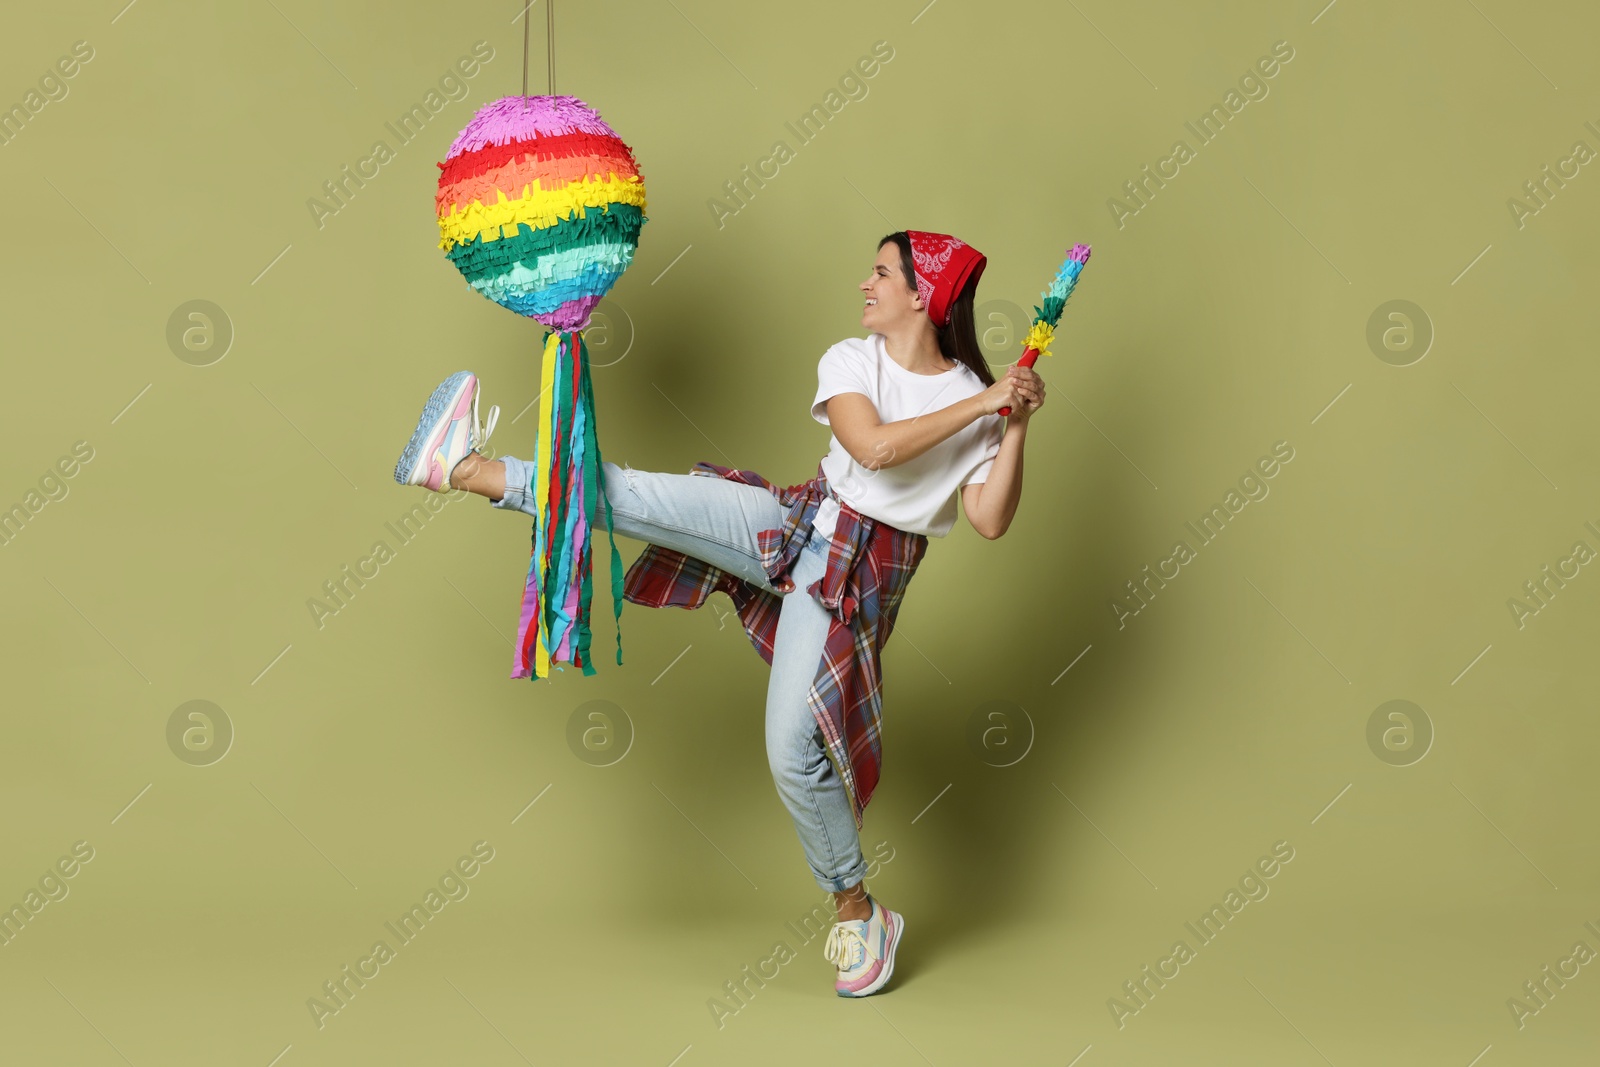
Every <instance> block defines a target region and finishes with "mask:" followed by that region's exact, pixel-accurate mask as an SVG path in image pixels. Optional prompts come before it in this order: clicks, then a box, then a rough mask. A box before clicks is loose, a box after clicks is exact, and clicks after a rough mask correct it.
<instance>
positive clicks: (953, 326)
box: [395, 230, 1045, 997]
mask: <svg viewBox="0 0 1600 1067" xmlns="http://www.w3.org/2000/svg"><path fill="white" fill-rule="evenodd" d="M986 262H987V260H986V259H985V257H984V256H983V255H982V254H981V253H979V252H978V251H977V250H976V249H974V248H972V247H971V246H970V245H967V244H965V243H964V242H962V241H959V240H957V239H956V238H954V237H951V236H950V235H948V234H939V233H927V232H923V231H920V230H907V231H900V232H896V233H892V234H889V235H888V236H887V237H885V238H883V240H881V241H880V242H878V255H877V259H876V261H875V262H874V263H873V265H872V271H871V273H870V274H869V275H868V276H867V278H866V280H865V281H863V282H862V283H861V285H860V289H861V291H862V293H863V294H864V297H865V305H864V307H863V310H862V314H861V325H862V326H864V327H866V328H867V329H868V330H869V331H871V332H870V333H869V335H868V336H867V337H865V338H854V337H852V338H847V339H845V340H843V341H841V342H839V343H838V344H836V345H834V346H833V347H831V348H829V349H828V350H827V351H826V352H825V353H823V356H822V359H821V361H820V362H819V363H818V368H817V377H818V389H817V393H816V397H815V399H814V400H813V403H812V408H811V414H812V417H813V418H815V419H816V420H817V421H818V422H820V423H822V424H824V425H826V426H830V427H831V428H832V430H833V438H832V441H831V442H830V450H829V452H828V454H827V456H825V457H824V458H823V459H822V461H821V463H820V464H819V465H818V471H817V475H816V476H815V477H814V478H812V479H810V480H809V481H807V482H803V483H801V484H799V485H796V486H789V487H778V486H776V485H774V484H773V483H771V482H768V481H767V480H766V479H764V478H762V477H761V476H760V475H758V474H756V473H755V472H753V471H739V470H734V469H732V468H728V467H721V466H718V465H716V464H712V463H700V464H697V465H696V468H695V470H694V471H693V472H691V473H690V474H666V473H655V472H650V471H640V470H634V469H633V468H632V467H627V468H619V467H618V466H616V464H614V463H610V462H605V463H603V464H602V469H603V471H604V480H605V493H606V497H607V498H608V500H609V502H610V506H611V521H612V525H613V528H614V529H615V531H616V532H617V533H620V534H623V535H624V536H627V537H633V538H635V539H637V540H640V541H645V542H647V543H648V544H647V546H646V549H645V551H644V553H643V554H641V556H640V557H639V559H638V560H637V561H636V562H635V563H634V565H633V566H632V567H631V568H630V569H629V572H628V576H627V580H626V583H625V596H626V598H627V599H628V600H630V601H632V602H634V603H638V604H646V605H649V606H652V607H662V606H667V605H674V606H681V607H690V608H693V607H699V606H700V605H701V604H702V603H704V601H705V599H706V598H707V597H708V596H709V595H710V593H711V592H714V591H718V590H721V591H723V592H726V593H728V595H729V596H730V597H731V598H732V599H733V601H734V604H735V607H736V608H737V609H738V612H739V615H740V619H741V621H742V622H743V624H744V626H745V630H746V632H747V634H748V635H749V636H750V639H751V640H752V642H753V643H754V644H755V646H756V649H757V651H758V652H759V653H761V655H762V656H763V658H764V659H766V660H767V662H768V663H769V664H771V666H772V673H771V677H770V680H769V683H768V688H767V702H766V741H767V756H768V762H769V764H770V766H771V769H772V774H773V780H774V782H775V783H776V785H777V788H778V794H779V796H780V797H781V798H782V800H783V803H784V805H785V807H786V808H787V809H788V810H789V814H790V816H791V817H792V819H793V821H794V826H795V832H796V833H797V835H798V836H799V838H800V844H801V847H802V850H803V851H804V853H805V857H806V862H807V863H808V864H809V866H810V867H811V873H812V876H813V877H814V878H815V879H816V881H817V884H818V885H820V886H822V887H823V889H825V890H827V891H829V892H831V893H832V894H833V896H834V904H835V907H836V909H837V913H838V922H836V923H835V924H834V926H833V928H832V930H831V931H830V932H829V935H828V939H827V944H826V947H825V949H824V955H825V956H826V957H827V959H828V960H829V962H831V963H833V964H834V965H835V966H836V967H837V969H838V973H837V977H836V980H835V983H834V989H835V992H837V993H838V994H839V995H840V996H848V997H860V996H867V995H869V994H871V993H875V992H877V991H878V990H880V989H882V988H883V987H884V986H885V985H886V984H887V983H888V981H889V977H890V975H891V974H892V973H893V970H894V955H895V950H896V948H897V947H898V945H899V943H900V939H901V936H902V933H903V931H904V929H905V923H904V920H903V919H902V918H901V916H900V914H899V913H898V912H894V911H890V910H889V909H887V908H885V907H883V906H882V905H881V904H880V903H879V902H878V900H877V899H876V898H875V897H873V896H872V895H871V894H870V893H868V892H867V891H866V883H865V876H866V872H867V863H866V860H865V858H864V857H863V856H862V854H861V842H860V835H859V831H860V826H861V815H862V810H863V809H864V808H865V806H866V802H867V800H868V799H869V798H870V796H871V793H872V790H873V787H874V786H875V784H876V782H877V776H878V775H877V770H878V762H879V759H880V753H881V748H880V736H881V725H880V720H879V704H880V700H881V683H880V675H879V671H878V665H879V663H878V661H879V654H880V652H881V649H882V646H883V643H884V642H885V641H887V640H888V636H889V633H890V632H891V631H892V630H893V626H894V616H895V614H896V612H897V611H898V607H899V603H900V600H901V598H902V597H903V595H904V593H905V589H906V586H907V584H908V583H909V582H910V579H911V575H912V574H913V573H915V570H916V567H917V564H918V563H919V562H920V561H921V558H922V555H923V552H924V550H925V548H926V545H927V540H928V538H929V537H930V536H931V537H944V536H946V535H948V533H949V531H950V529H951V527H952V526H953V524H954V522H955V518H956V505H955V496H956V492H957V490H959V491H960V495H961V498H962V504H963V507H964V509H965V511H966V515H967V519H968V521H969V522H970V523H971V524H972V526H973V527H974V528H975V529H976V530H977V531H978V532H979V533H980V534H982V535H983V536H984V537H985V538H988V539H991V540H993V539H995V538H998V537H1000V536H1002V535H1003V534H1004V533H1005V532H1006V530H1007V528H1009V527H1010V525H1011V520H1012V517H1013V515H1014V514H1015V512H1016V507H1017V501H1018V498H1019V496H1020V495H1021V490H1022V449H1023V443H1024V440H1025V431H1026V428H1027V420H1028V418H1029V416H1031V415H1032V414H1033V413H1034V412H1035V411H1037V410H1038V409H1039V407H1040V406H1041V405H1042V404H1043V403H1044V393H1045V390H1044V383H1043V381H1042V380H1041V379H1040V377H1039V375H1038V374H1037V373H1035V372H1034V371H1033V370H1032V369H1031V368H1028V367H1021V366H1016V365H1013V366H1011V367H1008V368H1007V370H1006V373H1005V376H1004V377H1003V378H1001V379H1000V380H999V381H998V382H997V381H996V380H995V378H994V375H993V374H992V373H991V372H990V370H989V367H988V364H987V363H986V362H985V360H984V358H983V354H982V352H981V350H980V349H979V348H978V340H977V335H976V332H975V329H974V324H973V310H972V305H973V299H974V294H975V291H976V289H977V284H978V279H979V277H980V276H981V275H982V273H983V268H984V266H985V264H986ZM1005 407H1009V408H1010V409H1011V414H1010V415H1009V416H1000V415H998V412H999V410H1000V409H1001V408H1005ZM498 413H499V409H498V408H497V407H496V408H491V409H490V410H489V424H488V428H487V430H485V429H480V427H479V425H478V417H477V379H476V378H475V377H474V376H473V375H472V374H470V373H469V372H466V371H462V372H460V373H458V374H455V375H453V376H451V378H449V379H447V380H446V381H445V382H444V383H443V384H442V385H440V386H439V388H438V389H437V390H436V391H435V393H434V396H433V398H432V399H431V400H430V401H429V403H428V405H427V407H426V408H425V409H424V412H423V417H422V419H421V421H420V422H419V423H418V425H417V428H416V431H415V433H413V434H412V438H411V441H410V443H409V444H408V445H407V446H406V450H405V452H404V453H403V454H402V456H401V458H400V462H399V463H398V464H397V465H396V467H395V480H396V481H398V482H401V483H402V484H407V485H421V486H424V487H426V488H428V489H432V490H435V491H438V492H448V491H450V490H452V489H465V490H468V491H470V492H473V493H477V494H480V495H482V496H485V497H487V498H488V499H489V500H490V501H491V502H492V503H493V506H495V507H497V508H503V509H507V510H516V511H520V512H524V513H526V514H530V515H532V514H535V512H536V508H535V506H534V504H533V503H532V501H531V500H530V496H531V484H532V474H533V472H532V469H531V466H530V464H529V463H527V462H526V461H523V460H520V459H516V458H514V457H510V456H507V457H505V458H504V459H503V460H493V459H489V458H487V456H488V454H487V453H486V452H483V447H484V445H485V444H486V443H487V440H488V435H489V433H490V432H492V431H493V429H494V423H495V420H496V418H497V416H498ZM1002 425H1003V426H1004V433H1003V434H1002Z"/></svg>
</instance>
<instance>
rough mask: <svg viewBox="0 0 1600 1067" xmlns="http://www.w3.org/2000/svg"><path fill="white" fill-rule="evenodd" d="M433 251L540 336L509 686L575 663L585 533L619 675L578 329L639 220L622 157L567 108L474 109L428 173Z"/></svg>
mask: <svg viewBox="0 0 1600 1067" xmlns="http://www.w3.org/2000/svg"><path fill="white" fill-rule="evenodd" d="M438 166H439V170H440V175H439V191H438V194H437V196H436V198H435V206H436V208H437V210H438V217H439V233H440V240H439V247H440V248H442V249H444V250H445V252H446V254H447V255H448V256H449V257H450V260H451V262H452V263H454V264H455V266H456V268H457V269H458V270H460V271H461V274H462V276H463V277H465V278H466V280H467V283H468V285H469V286H470V287H471V288H472V289H474V290H475V291H477V292H478V293H481V294H482V295H483V296H485V297H487V298H489V299H490V300H493V301H494V302H495V303H497V304H499V305H501V306H502V307H505V308H508V309H510V310H511V311H515V312H516V313H517V314H519V315H525V316H527V317H529V318H532V319H535V320H537V321H539V322H541V323H543V324H544V325H546V326H548V327H550V331H549V332H548V333H546V334H545V337H544V359H543V363H542V366H541V382H540V387H541V388H540V393H539V425H538V430H537V431H536V432H537V433H538V439H537V441H536V442H535V444H536V453H535V457H534V471H535V474H534V484H533V485H532V486H530V487H529V490H530V491H531V493H532V495H533V499H534V500H535V501H536V502H537V505H538V514H537V515H536V516H535V517H534V522H533V537H532V541H533V544H532V551H531V559H530V561H529V565H528V574H527V579H526V581H525V582H524V585H523V594H522V610H521V613H520V617H519V620H518V623H517V643H516V652H515V658H514V661H513V664H512V672H511V677H513V678H533V679H538V678H545V677H548V676H549V673H550V667H551V665H552V664H557V663H571V664H573V665H574V666H577V667H581V668H582V669H583V673H584V674H586V675H587V674H594V673H595V668H594V665H593V664H592V663H591V662H590V656H589V641H590V630H589V601H590V596H591V570H592V567H591V560H590V552H589V539H590V534H591V533H592V532H593V530H594V528H595V525H596V521H597V520H599V521H600V522H603V523H604V524H605V527H606V535H607V537H609V538H611V596H612V603H613V610H614V614H615V616H616V619H617V663H618V664H619V665H620V664H621V663H622V625H621V622H622V586H623V574H622V558H621V556H620V554H619V553H618V552H617V546H616V540H615V538H614V536H613V535H612V531H611V506H610V502H609V501H607V500H606V496H605V479H604V478H603V477H602V467H601V458H600V443H599V436H598V433H597V426H596V420H595V409H594V393H593V390H592V387H591V384H590V381H589V357H588V347H587V346H586V345H585V344H584V340H583V330H584V328H585V327H587V326H588V325H589V316H590V313H591V312H592V311H593V310H594V307H595V305H596V304H598V303H599V302H600V300H601V298H602V297H604V296H605V294H606V293H607V292H609V291H610V290H611V287H612V285H614V284H615V283H616V281H617V279H618V278H620V277H621V276H622V272H623V271H625V270H627V269H628V265H629V264H630V263H632V262H633V254H634V250H635V249H636V248H637V247H638V243H639V230H640V228H641V227H643V225H644V224H645V222H647V221H649V220H648V219H647V218H646V216H645V214H644V210H645V192H644V179H643V177H642V176H641V175H640V173H639V167H638V164H637V162H636V161H635V160H634V158H633V151H632V150H631V149H630V148H629V147H628V146H627V145H626V144H625V143H623V141H622V139H621V138H619V137H618V136H617V134H616V131H614V130H613V129H612V128H611V127H610V126H608V125H607V124H606V122H605V120H603V119H602V118H601V117H600V116H599V114H598V113H596V112H595V110H594V109H593V108H591V107H589V106H588V105H586V104H585V103H584V102H583V101H581V100H579V99H578V98H577V97H575V96H533V97H528V96H508V97H503V98H502V99H500V100H496V101H495V102H494V103H492V104H488V105H486V106H484V107H483V108H480V109H479V110H478V112H477V113H476V114H475V115H474V116H473V118H472V121H471V122H470V123H468V124H467V127H466V128H465V129H463V130H462V131H461V133H460V134H459V135H458V136H457V137H456V139H455V142H454V143H453V144H452V145H451V146H450V151H449V154H448V155H447V156H446V158H445V161H444V162H443V163H440V164H439V165H438Z"/></svg>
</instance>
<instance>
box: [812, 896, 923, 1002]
mask: <svg viewBox="0 0 1600 1067" xmlns="http://www.w3.org/2000/svg"><path fill="white" fill-rule="evenodd" d="M867 899H868V900H869V901H871V902H872V915H871V917H870V918H866V919H847V920H846V921H844V922H841V923H834V924H833V929H831V930H829V931H828V942H827V944H826V945H824V946H823V948H822V954H823V955H824V956H826V957H827V959H828V962H829V963H831V964H833V965H834V966H835V967H837V968H839V978H838V981H836V982H834V984H833V991H834V992H835V993H837V994H839V995H840V996H841V997H865V996H868V995H870V994H872V993H876V992H877V991H878V990H880V989H882V988H883V987H884V986H886V985H888V984H889V976H890V975H891V974H893V973H894V950H895V949H896V948H898V947H899V945H900V935H901V934H902V933H904V932H905V928H906V921H905V919H904V918H902V917H901V915H900V913H899V912H896V911H890V910H889V909H888V908H885V907H884V906H883V905H882V904H879V903H878V900H877V898H876V897H874V896H873V895H872V894H870V893H869V894H867Z"/></svg>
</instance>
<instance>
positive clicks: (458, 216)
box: [439, 174, 645, 252]
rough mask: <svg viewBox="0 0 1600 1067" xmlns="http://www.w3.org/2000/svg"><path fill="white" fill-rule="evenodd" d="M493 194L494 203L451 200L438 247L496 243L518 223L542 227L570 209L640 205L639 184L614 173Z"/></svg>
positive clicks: (563, 216)
mask: <svg viewBox="0 0 1600 1067" xmlns="http://www.w3.org/2000/svg"><path fill="white" fill-rule="evenodd" d="M495 196H496V197H498V202H497V203H494V204H483V203H480V202H479V201H477V200H474V201H472V202H471V203H469V204H467V205H466V206H465V207H463V206H462V205H460V204H451V205H450V213H449V214H448V215H445V216H443V217H442V218H440V219H439V235H440V237H439V247H440V248H442V249H444V250H445V251H447V252H448V251H449V250H450V249H451V248H453V247H455V246H456V245H458V244H467V243H469V242H471V240H472V239H473V238H474V237H481V238H483V239H484V240H485V241H498V240H499V239H500V238H501V237H502V236H507V235H509V236H515V235H516V233H517V226H516V224H517V223H519V222H526V223H527V224H528V225H529V226H532V227H533V228H534V229H536V230H542V229H544V228H545V227H547V226H554V225H555V224H556V223H558V222H561V221H563V220H564V219H566V218H567V217H568V216H569V215H571V214H572V213H573V212H574V211H579V212H580V214H581V212H582V211H585V210H587V209H589V208H604V207H605V206H606V205H607V204H632V205H633V206H635V207H637V208H638V209H639V210H640V211H643V210H644V208H645V202H644V183H643V182H641V181H640V180H639V179H638V178H620V177H618V176H617V175H615V174H611V175H608V176H607V177H605V178H602V179H599V180H595V179H592V178H584V179H583V180H582V181H576V182H568V183H567V184H566V185H564V186H562V187H561V188H560V189H542V188H540V187H539V181H538V179H535V180H534V181H533V182H531V183H530V184H529V185H527V186H524V187H523V193H522V195H521V196H519V197H518V198H517V199H515V200H510V199H507V197H506V194H505V191H504V190H503V189H496V190H495ZM502 227H505V228H506V230H502Z"/></svg>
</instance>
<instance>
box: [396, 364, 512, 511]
mask: <svg viewBox="0 0 1600 1067" xmlns="http://www.w3.org/2000/svg"><path fill="white" fill-rule="evenodd" d="M499 418H500V408H499V406H498V405H496V406H494V407H491V408H490V409H489V424H488V426H487V427H479V425H478V377H477V375H475V374H473V373H472V372H471V371H465V370H463V371H457V372H456V373H454V374H452V375H450V377H448V378H446V379H445V380H444V381H442V382H440V383H439V387H438V388H437V389H435V390H434V391H433V395H432V396H431V397H429V398H428V402H427V404H426V405H424V406H423V409H422V418H420V419H419V420H417V428H416V429H415V430H413V431H412V432H411V440H410V441H408V442H406V448H405V451H404V452H402V453H400V459H399V461H398V462H397V463H395V465H394V480H395V481H397V482H399V483H400V484H401V485H420V486H422V487H423V488H424V489H432V490H433V491H434V492H436V493H448V492H450V472H451V471H452V470H454V469H455V465H456V464H457V463H460V462H461V461H462V460H463V459H465V458H466V456H467V454H468V453H469V452H478V453H481V454H483V455H488V453H487V452H484V451H483V447H484V446H485V445H486V444H488V443H489V435H490V434H492V433H494V424H495V422H496V421H498V420H499Z"/></svg>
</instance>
